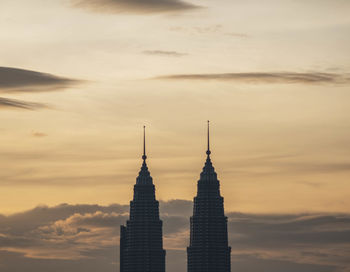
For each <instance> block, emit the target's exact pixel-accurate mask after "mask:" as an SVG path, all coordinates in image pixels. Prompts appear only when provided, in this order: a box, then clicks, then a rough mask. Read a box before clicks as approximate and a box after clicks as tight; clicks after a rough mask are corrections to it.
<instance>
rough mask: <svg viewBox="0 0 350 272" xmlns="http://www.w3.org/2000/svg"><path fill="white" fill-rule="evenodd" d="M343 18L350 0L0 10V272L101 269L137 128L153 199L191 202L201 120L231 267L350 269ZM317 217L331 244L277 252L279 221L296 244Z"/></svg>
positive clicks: (171, 1) (176, 246)
mask: <svg viewBox="0 0 350 272" xmlns="http://www.w3.org/2000/svg"><path fill="white" fill-rule="evenodd" d="M349 11H350V2H349V1H348V0H332V1H331V0H309V1H301V0H283V1H277V0H266V1H263V3H262V2H261V1H258V0H248V1H243V0H217V1H209V0H204V1H199V0H184V1H181V0H99V1H97V0H31V1H25V0H1V1H0V33H1V34H0V44H1V49H0V132H1V133H0V139H1V141H0V154H1V156H0V214H1V215H2V216H0V238H1V239H3V241H2V242H1V243H0V250H1V252H2V253H1V254H0V265H2V266H3V267H2V268H1V271H19V270H22V268H21V267H20V264H21V265H26V267H29V268H28V269H32V270H28V271H40V270H41V269H43V268H41V267H46V266H48V265H50V264H51V265H50V267H58V268H62V267H64V270H65V271H68V272H70V271H75V272H76V271H79V270H78V269H88V268H89V267H90V268H91V269H93V268H94V267H96V266H98V267H102V266H103V269H104V270H102V271H103V272H107V271H114V270H113V269H115V267H117V266H118V264H117V262H118V260H116V258H114V256H117V253H116V252H115V250H114V249H116V248H117V247H116V246H115V245H116V244H117V243H118V229H119V227H118V226H119V224H121V223H122V222H124V221H125V218H126V215H125V213H127V209H126V207H127V206H126V205H128V203H129V201H130V200H131V199H132V186H133V184H134V183H135V178H136V176H137V174H138V171H139V168H140V166H141V155H142V127H143V125H145V126H146V127H147V156H148V166H149V168H150V171H151V175H152V176H153V179H154V183H155V185H156V189H157V199H159V200H160V201H161V207H162V205H163V206H165V207H169V205H170V206H171V205H175V204H178V202H180V203H182V204H183V205H187V206H186V207H189V206H190V204H191V203H190V201H191V200H192V198H193V196H194V195H195V193H196V182H197V180H198V179H199V173H200V172H201V168H202V167H203V164H204V160H205V151H206V121H207V120H208V119H209V120H210V121H211V150H212V161H213V164H214V166H215V168H216V171H217V173H218V177H219V179H220V181H221V192H222V195H223V196H224V198H225V211H226V213H227V214H229V229H230V230H232V231H230V234H229V235H230V241H231V246H232V248H233V249H234V251H233V261H235V264H236V270H237V271H238V272H243V271H252V269H253V267H254V266H256V267H265V268H266V270H269V271H280V270H281V267H283V268H284V271H285V272H288V271H295V270H298V271H308V272H310V271H318V272H320V271H342V272H344V271H350V264H346V261H345V260H346V258H345V257H346V254H347V253H350V249H349V241H347V240H346V239H345V238H343V237H345V236H346V235H347V237H348V234H349V233H348V231H349V222H348V218H349V210H348V207H349V206H350V184H349V176H350V160H349V157H350V156H349V155H350V144H349V138H350V125H349V124H350V107H349V99H350V92H349V87H350V55H349V53H348V48H349V47H350V17H349V16H348V14H349ZM63 203H66V204H63ZM62 207H66V209H67V211H66V212H65V213H62V214H61V215H56V212H57V210H59V209H61V208H62ZM81 207H85V208H84V209H82V208H81ZM180 208H181V207H180ZM180 208H174V209H171V211H168V212H163V213H162V214H163V216H164V222H165V225H167V224H171V223H172V222H173V223H174V224H175V225H176V224H178V225H179V228H178V229H176V230H175V229H174V230H173V232H172V231H171V230H167V231H166V238H165V245H166V248H167V249H168V250H170V252H171V253H170V255H169V254H168V259H167V261H168V263H169V269H168V270H169V271H170V272H171V271H174V270H175V269H176V268H175V266H176V264H177V263H179V262H180V263H181V262H182V263H181V265H183V267H184V264H185V263H184V256H185V255H184V249H185V247H186V243H187V240H186V239H187V236H188V233H187V232H186V231H187V230H185V229H182V228H181V226H184V223H183V222H185V221H183V220H185V217H186V216H189V214H190V213H185V214H177V213H179V211H180V210H181V209H180ZM164 209H165V211H166V209H167V208H164ZM43 210H44V211H45V214H41V212H42V211H43ZM39 215H40V216H39ZM87 217H88V219H89V220H90V221H91V222H90V221H89V222H87V223H86V220H87V221H88V219H87ZM36 218H40V220H39V221H38V222H37V223H36V224H34V223H33V224H32V223H31V224H32V225H31V224H29V225H28V226H26V227H23V228H17V225H18V224H24V223H23V222H27V223H28V221H30V222H31V221H33V220H34V221H35V220H36ZM186 218H187V217H186ZM16 220H17V221H16ZM94 220H96V222H97V221H98V223H96V222H95V221H94ZM328 220H329V221H328ZM92 221H94V223H92ZM105 221H108V222H105ZM167 222H170V223H167ZM186 222H187V221H186ZM241 222H248V223H249V224H251V225H252V227H251V228H249V229H247V230H245V229H244V228H242V227H241ZM320 222H321V223H320ZM248 223H247V224H248ZM105 224H107V225H105ZM299 224H300V225H299ZM314 224H320V228H321V229H318V230H319V231H320V235H321V234H323V233H322V231H325V232H327V235H326V237H328V238H327V239H328V240H327V239H326V238H325V237H323V236H322V237H323V238H324V239H325V240H322V239H323V238H322V239H321V238H320V237H318V236H317V235H316V234H315V236H313V238H310V240H309V241H306V242H305V244H303V243H302V244H303V245H301V244H297V243H296V244H295V245H292V246H291V247H290V248H285V244H286V243H291V241H290V240H288V239H287V237H284V236H283V235H284V234H285V231H286V230H287V229H288V230H289V229H290V228H294V227H295V228H296V229H297V230H295V232H296V234H295V235H296V236H295V237H296V238H295V239H296V240H295V241H299V240H298V239H301V240H300V241H302V239H303V237H304V236H302V235H301V236H298V235H300V234H303V235H304V234H305V233H313V230H314V229H317V228H316V226H315V225H314ZM25 225H26V224H25ZM258 225H262V226H263V230H261V231H260V230H259V231H258V230H257V229H256V226H258ZM270 225H273V226H276V228H273V229H271V228H270ZM58 226H60V227H58ZM112 226H117V227H116V229H114V228H113V227H112ZM278 227H280V229H279V228H278ZM58 228H60V230H58ZM62 228H63V229H64V231H62ZM79 229H89V230H90V232H84V231H82V232H79ZM269 230H270V231H269ZM334 230H337V231H334ZM264 231H266V232H268V233H265V232H264ZM343 232H344V233H343ZM175 234H176V235H175ZM106 235H107V236H108V235H115V240H113V241H110V240H108V239H106V237H107V236H106ZM342 235H343V236H342ZM102 236H103V237H102ZM282 236H283V237H282ZM244 237H245V238H244ZM247 237H248V238H247ZM249 237H250V238H249ZM252 237H256V239H255V240H254V241H252V240H249V239H252ZM264 237H270V238H271V239H273V240H275V239H281V241H280V242H279V243H278V241H275V242H273V243H271V244H270V243H266V241H264V239H265V238H264ZM284 239H286V240H284ZM50 241H54V242H52V244H51V242H50ZM96 241H99V242H98V243H96V246H93V247H92V246H91V242H92V243H94V242H96ZM73 242H76V243H73ZM1 244H2V245H1ZM58 244H59V245H61V247H59V248H60V250H57V245H58ZM234 244H237V247H236V248H235V247H234ZM292 244H293V243H292ZM301 248H302V250H301ZM316 249H317V250H316ZM67 252H69V254H68V253H67ZM304 253H305V255H303V256H301V254H304ZM45 254H47V256H44V255H45ZM92 255H94V256H95V257H96V258H95V259H93V258H91V256H92ZM348 255H350V254H348ZM106 256H109V257H106ZM169 256H170V257H169ZM322 256H323V257H322ZM325 256H327V257H325ZM104 258H107V259H104ZM4 260H6V261H4ZM82 260H84V262H83V261H82ZM180 260H181V261H180ZM53 264H56V265H53ZM249 265H251V266H249ZM58 268H57V269H58ZM5 269H7V270H5ZM172 269H173V270H172ZM288 269H289V270H288ZM303 269H304V270H303ZM61 270H62V269H61ZM61 270H60V271H61ZM52 271H55V270H52ZM84 271H87V270H84ZM92 271H95V270H92Z"/></svg>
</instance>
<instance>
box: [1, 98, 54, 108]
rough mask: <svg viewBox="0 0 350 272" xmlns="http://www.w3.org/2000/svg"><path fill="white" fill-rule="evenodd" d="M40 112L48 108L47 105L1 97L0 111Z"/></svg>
mask: <svg viewBox="0 0 350 272" xmlns="http://www.w3.org/2000/svg"><path fill="white" fill-rule="evenodd" d="M11 108H12V109H23V110H38V109H44V108H48V106H47V105H46V104H42V103H35V102H28V101H22V100H17V99H9V98H4V97H0V109H11Z"/></svg>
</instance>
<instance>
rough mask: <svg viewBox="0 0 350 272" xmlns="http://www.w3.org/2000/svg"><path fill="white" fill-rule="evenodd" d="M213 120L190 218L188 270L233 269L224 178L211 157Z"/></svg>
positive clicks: (221, 271) (223, 271)
mask: <svg viewBox="0 0 350 272" xmlns="http://www.w3.org/2000/svg"><path fill="white" fill-rule="evenodd" d="M210 154H211V152H210V148H209V121H208V150H207V159H206V162H205V165H204V167H203V171H202V173H201V174H200V179H199V181H198V184H197V190H198V191H197V196H196V197H195V198H194V206H193V216H192V217H191V219H190V224H191V229H190V232H191V234H190V246H189V247H188V248H187V271H188V272H230V271H231V260H230V256H231V248H230V247H229V246H228V239H227V217H226V216H225V214H224V199H223V197H222V196H221V195H220V182H219V180H218V179H217V174H216V173H215V169H214V167H213V164H212V162H211V159H210Z"/></svg>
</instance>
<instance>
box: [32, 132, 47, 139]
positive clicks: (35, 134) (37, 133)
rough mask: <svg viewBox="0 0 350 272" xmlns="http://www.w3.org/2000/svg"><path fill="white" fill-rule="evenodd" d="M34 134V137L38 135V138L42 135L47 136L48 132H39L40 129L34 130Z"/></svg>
mask: <svg viewBox="0 0 350 272" xmlns="http://www.w3.org/2000/svg"><path fill="white" fill-rule="evenodd" d="M32 136H33V137H37V138H42V137H46V136H47V134H46V133H44V132H39V131H37V132H33V133H32Z"/></svg>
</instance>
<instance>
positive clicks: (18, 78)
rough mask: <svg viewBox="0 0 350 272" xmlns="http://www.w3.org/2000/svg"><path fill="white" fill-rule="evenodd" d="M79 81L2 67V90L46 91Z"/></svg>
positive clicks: (5, 91)
mask: <svg viewBox="0 0 350 272" xmlns="http://www.w3.org/2000/svg"><path fill="white" fill-rule="evenodd" d="M78 82H79V81H77V80H73V79H69V78H63V77H58V76H55V75H51V74H47V73H40V72H35V71H30V70H24V69H18V68H10V67H0V92H2V93H13V92H46V91H53V90H58V89H64V88H68V87H69V86H71V85H73V84H75V83H78Z"/></svg>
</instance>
